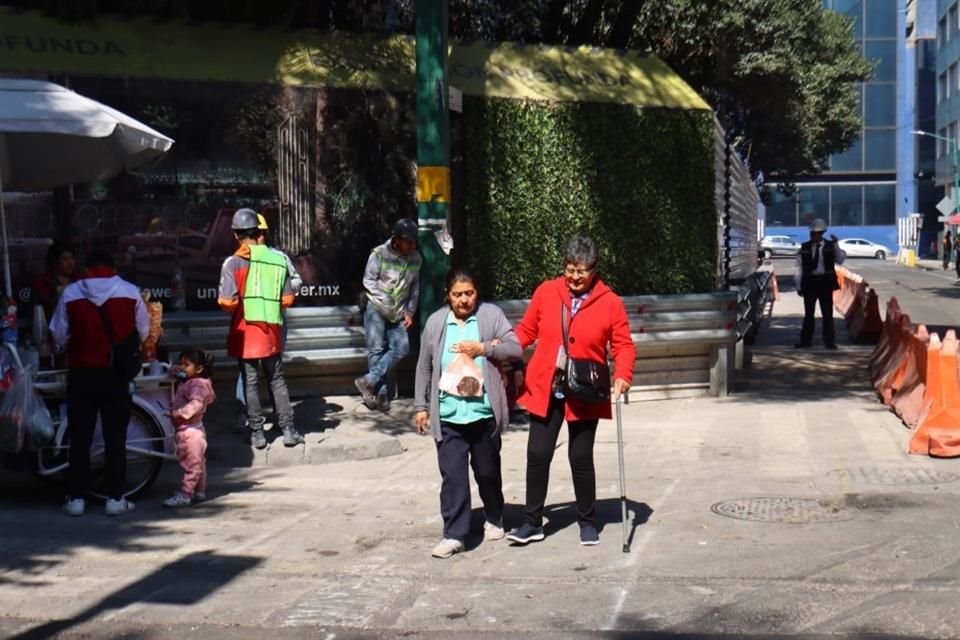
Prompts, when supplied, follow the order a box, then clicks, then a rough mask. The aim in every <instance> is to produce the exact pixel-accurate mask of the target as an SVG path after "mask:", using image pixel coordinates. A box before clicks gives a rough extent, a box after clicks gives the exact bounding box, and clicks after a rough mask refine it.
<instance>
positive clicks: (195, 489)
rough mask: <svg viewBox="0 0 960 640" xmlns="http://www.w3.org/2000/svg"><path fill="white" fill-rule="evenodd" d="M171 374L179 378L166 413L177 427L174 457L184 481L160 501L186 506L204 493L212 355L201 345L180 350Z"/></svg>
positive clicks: (172, 505)
mask: <svg viewBox="0 0 960 640" xmlns="http://www.w3.org/2000/svg"><path fill="white" fill-rule="evenodd" d="M170 374H171V375H173V376H175V377H177V378H179V379H181V380H182V382H181V383H180V384H179V385H178V387H177V393H176V395H175V396H174V398H173V404H172V405H171V406H170V414H169V415H170V419H171V420H172V421H173V425H174V427H176V431H177V432H176V440H177V458H179V459H180V467H181V468H182V469H183V483H182V484H181V485H180V490H179V491H177V492H176V493H175V494H173V495H172V496H171V497H169V498H167V499H166V500H164V501H163V506H165V507H189V506H190V505H192V504H194V503H196V502H200V501H201V500H203V499H204V498H206V497H207V496H206V491H207V459H206V453H207V432H206V431H205V430H204V428H203V414H204V413H205V412H206V410H207V407H208V406H209V405H210V404H211V403H212V402H213V401H214V400H215V399H216V394H214V392H213V384H212V383H211V382H210V376H211V375H212V374H213V356H211V355H210V354H208V353H206V352H204V351H202V350H200V349H188V350H187V351H184V352H183V353H181V354H180V365H179V366H176V367H171V368H170Z"/></svg>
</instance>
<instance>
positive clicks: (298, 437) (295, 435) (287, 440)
mask: <svg viewBox="0 0 960 640" xmlns="http://www.w3.org/2000/svg"><path fill="white" fill-rule="evenodd" d="M303 442H304V440H303V435H302V434H301V433H300V432H299V431H297V430H296V429H295V428H293V427H286V428H284V430H283V446H285V447H295V446H297V445H298V444H303Z"/></svg>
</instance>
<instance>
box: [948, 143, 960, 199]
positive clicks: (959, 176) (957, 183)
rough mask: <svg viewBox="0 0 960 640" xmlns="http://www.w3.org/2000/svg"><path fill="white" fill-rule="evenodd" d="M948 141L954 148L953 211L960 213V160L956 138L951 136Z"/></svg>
mask: <svg viewBox="0 0 960 640" xmlns="http://www.w3.org/2000/svg"><path fill="white" fill-rule="evenodd" d="M948 142H949V143H950V147H951V149H952V150H953V193H952V194H950V195H952V196H953V202H954V205H953V212H954V213H955V214H956V213H960V162H958V157H957V140H956V138H950V139H948Z"/></svg>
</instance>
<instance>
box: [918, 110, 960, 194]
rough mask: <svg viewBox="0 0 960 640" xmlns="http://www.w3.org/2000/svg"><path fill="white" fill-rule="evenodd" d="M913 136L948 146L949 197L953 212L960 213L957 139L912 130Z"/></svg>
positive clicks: (959, 158) (959, 161) (959, 171)
mask: <svg viewBox="0 0 960 640" xmlns="http://www.w3.org/2000/svg"><path fill="white" fill-rule="evenodd" d="M913 135H915V136H927V137H928V138H933V139H935V140H943V141H944V142H946V143H947V145H949V148H950V155H951V157H952V160H953V192H952V193H951V194H950V195H951V196H953V212H954V213H960V151H958V149H957V139H956V138H948V137H947V136H941V135H938V134H936V133H930V132H929V131H921V130H919V129H916V130H914V131H913Z"/></svg>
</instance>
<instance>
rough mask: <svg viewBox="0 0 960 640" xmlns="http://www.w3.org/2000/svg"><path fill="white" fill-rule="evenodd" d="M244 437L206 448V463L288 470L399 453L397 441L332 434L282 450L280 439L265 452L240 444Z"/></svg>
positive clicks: (215, 443)
mask: <svg viewBox="0 0 960 640" xmlns="http://www.w3.org/2000/svg"><path fill="white" fill-rule="evenodd" d="M243 438H244V435H243V434H239V433H238V434H236V436H235V438H233V439H232V440H231V439H229V436H224V437H221V438H218V439H217V440H219V441H213V442H210V443H209V444H208V448H207V460H208V462H210V463H211V464H213V465H218V466H228V467H292V466H296V465H301V464H329V463H334V462H346V461H349V460H371V459H374V458H386V457H389V456H395V455H400V454H401V453H403V446H402V445H401V443H400V439H399V438H394V437H390V436H383V437H379V438H377V437H355V436H349V435H341V434H336V433H332V434H330V435H329V436H327V437H324V436H323V434H320V437H317V434H310V437H308V441H307V442H306V443H305V444H299V445H297V446H295V447H285V446H283V442H282V439H281V438H277V439H276V440H275V441H273V442H272V443H270V444H269V445H268V446H267V448H266V449H254V448H253V447H251V446H250V445H249V444H247V443H245V442H243Z"/></svg>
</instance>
